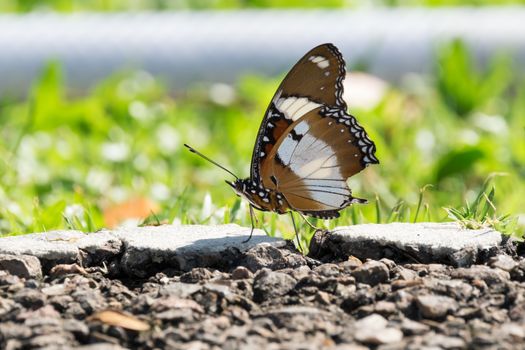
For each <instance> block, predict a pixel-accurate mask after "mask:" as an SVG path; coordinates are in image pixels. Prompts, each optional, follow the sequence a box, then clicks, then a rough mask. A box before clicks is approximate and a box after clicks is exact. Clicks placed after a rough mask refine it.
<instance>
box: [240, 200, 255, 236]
mask: <svg viewBox="0 0 525 350" xmlns="http://www.w3.org/2000/svg"><path fill="white" fill-rule="evenodd" d="M254 218H255V221H254ZM250 219H251V221H252V230H251V231H250V237H248V239H247V240H245V241H242V243H248V242H249V241H250V239H252V236H253V230H255V222H257V223H258V220H257V216H255V213H254V212H253V207H252V205H251V204H250Z"/></svg>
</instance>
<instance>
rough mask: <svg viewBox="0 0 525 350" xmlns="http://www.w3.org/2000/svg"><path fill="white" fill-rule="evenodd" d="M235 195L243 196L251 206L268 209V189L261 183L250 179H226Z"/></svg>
mask: <svg viewBox="0 0 525 350" xmlns="http://www.w3.org/2000/svg"><path fill="white" fill-rule="evenodd" d="M226 183H227V184H228V185H230V186H231V187H232V188H233V190H234V191H235V194H237V196H239V197H242V198H245V199H247V200H248V202H250V204H251V205H252V206H254V207H255V208H256V209H259V210H268V209H267V208H265V207H266V205H264V204H267V203H269V202H270V201H269V197H270V193H269V192H270V191H269V190H267V189H265V188H263V187H262V185H260V184H257V183H256V182H254V181H252V180H250V179H237V180H235V181H234V182H230V181H227V180H226Z"/></svg>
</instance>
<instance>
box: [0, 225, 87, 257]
mask: <svg viewBox="0 0 525 350" xmlns="http://www.w3.org/2000/svg"><path fill="white" fill-rule="evenodd" d="M85 236H86V234H85V233H82V232H80V231H74V230H60V231H49V232H42V233H31V234H28V235H20V236H9V237H3V238H0V254H11V255H32V256H36V257H37V258H39V259H40V260H48V261H60V262H73V261H75V260H76V259H77V255H78V248H77V246H76V242H77V241H78V240H79V239H81V238H84V237H85Z"/></svg>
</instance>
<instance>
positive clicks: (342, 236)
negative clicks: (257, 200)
mask: <svg viewBox="0 0 525 350" xmlns="http://www.w3.org/2000/svg"><path fill="white" fill-rule="evenodd" d="M501 242H502V237H501V234H500V233H499V232H498V231H495V230H493V229H489V228H486V229H479V230H468V229H464V228H462V227H461V226H460V225H459V224H458V223H453V222H450V223H417V224H409V223H391V224H363V225H354V226H347V227H338V228H336V229H334V230H333V231H332V232H331V234H329V235H328V236H327V238H326V240H325V243H324V247H325V248H326V249H329V250H330V251H332V252H334V253H336V255H346V256H349V255H355V256H357V257H358V258H360V259H364V258H371V259H380V258H383V256H384V255H385V249H391V247H395V248H396V249H397V250H399V251H401V252H404V253H406V254H407V255H409V256H411V257H413V258H416V259H417V260H419V261H421V262H423V263H429V262H439V263H447V264H452V265H454V266H469V265H472V264H473V263H475V262H476V261H477V259H478V256H479V255H480V254H484V255H486V254H488V253H490V254H492V253H494V254H495V252H496V251H497V247H498V246H499V245H500V244H501Z"/></svg>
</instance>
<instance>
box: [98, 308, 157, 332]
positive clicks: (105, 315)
mask: <svg viewBox="0 0 525 350" xmlns="http://www.w3.org/2000/svg"><path fill="white" fill-rule="evenodd" d="M89 320H90V321H99V322H102V323H104V324H107V325H110V326H117V327H122V328H124V329H129V330H132V331H137V332H142V331H147V330H149V329H150V326H149V324H147V323H146V322H144V321H141V320H139V319H138V318H136V317H135V316H133V315H129V314H127V313H124V312H122V311H117V310H104V311H99V312H97V313H95V314H93V315H92V316H91V317H90V318H89Z"/></svg>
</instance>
